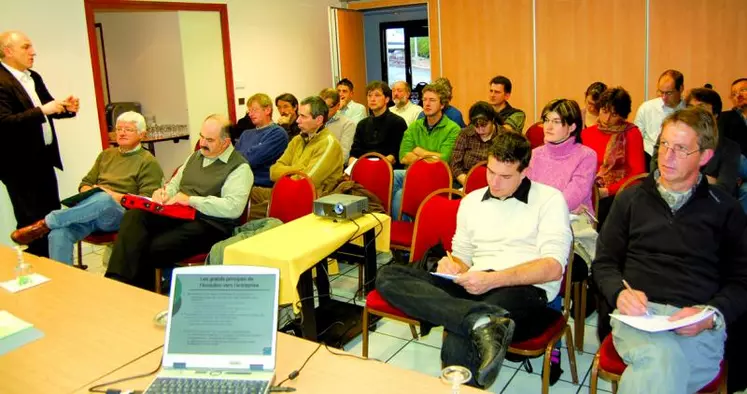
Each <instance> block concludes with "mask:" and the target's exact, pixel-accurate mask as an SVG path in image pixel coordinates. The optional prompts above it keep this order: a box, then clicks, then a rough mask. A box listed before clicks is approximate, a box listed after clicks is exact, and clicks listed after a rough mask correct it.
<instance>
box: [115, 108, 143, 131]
mask: <svg viewBox="0 0 747 394" xmlns="http://www.w3.org/2000/svg"><path fill="white" fill-rule="evenodd" d="M119 122H126V123H134V124H135V127H137V130H138V131H139V132H141V133H144V132H145V131H146V128H145V118H144V117H143V115H141V114H139V113H137V112H135V111H127V112H123V113H122V114H120V115H119V116H117V123H119Z"/></svg>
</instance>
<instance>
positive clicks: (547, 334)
mask: <svg viewBox="0 0 747 394" xmlns="http://www.w3.org/2000/svg"><path fill="white" fill-rule="evenodd" d="M572 272H573V244H572V243H571V250H570V253H569V254H568V264H567V265H566V269H565V275H564V276H563V281H562V282H561V285H560V295H561V296H562V297H563V308H562V312H561V313H559V314H558V316H557V319H555V320H554V321H553V322H552V323H551V324H550V325H549V326H548V327H547V328H546V329H545V331H544V332H542V334H540V335H539V336H537V337H534V338H530V339H527V340H525V341H522V342H513V343H512V344H511V345H510V346H509V347H508V352H509V353H513V354H517V355H520V356H527V357H537V356H541V355H543V354H544V362H543V366H544V368H543V370H542V394H547V393H548V392H549V390H550V356H551V353H552V349H553V348H554V347H555V344H556V343H557V342H558V341H560V339H561V338H562V337H563V335H565V342H566V345H567V346H568V349H567V350H568V362H569V363H570V364H571V378H572V379H573V383H574V384H578V372H577V371H576V352H575V350H574V347H573V334H572V331H571V327H570V326H569V325H568V317H569V315H570V311H569V308H570V301H571V297H570V295H571V277H572Z"/></svg>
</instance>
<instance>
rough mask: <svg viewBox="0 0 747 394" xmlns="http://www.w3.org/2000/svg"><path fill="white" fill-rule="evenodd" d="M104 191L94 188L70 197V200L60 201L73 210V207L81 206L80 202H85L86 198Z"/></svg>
mask: <svg viewBox="0 0 747 394" xmlns="http://www.w3.org/2000/svg"><path fill="white" fill-rule="evenodd" d="M103 191H104V190H103V189H101V188H98V187H94V188H91V189H88V190H86V191H84V192H82V193H78V194H76V195H74V196H70V197H68V198H66V199H64V200H62V201H60V204H62V205H64V206H66V207H68V208H72V207H74V206H76V205H78V204H80V202H81V201H83V200H85V199H86V198H88V197H91V196H92V195H94V194H96V193H101V192H103Z"/></svg>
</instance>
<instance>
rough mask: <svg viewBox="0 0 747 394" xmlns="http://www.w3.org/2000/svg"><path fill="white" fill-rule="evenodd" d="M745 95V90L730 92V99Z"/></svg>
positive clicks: (746, 91)
mask: <svg viewBox="0 0 747 394" xmlns="http://www.w3.org/2000/svg"><path fill="white" fill-rule="evenodd" d="M745 93H747V88H741V89H739V90H735V91H733V92H731V97H737V96H739V95H742V94H745Z"/></svg>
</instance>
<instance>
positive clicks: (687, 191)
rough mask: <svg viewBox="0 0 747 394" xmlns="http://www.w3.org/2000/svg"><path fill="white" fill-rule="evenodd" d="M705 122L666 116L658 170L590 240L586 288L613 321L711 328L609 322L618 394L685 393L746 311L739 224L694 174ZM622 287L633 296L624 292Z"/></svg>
mask: <svg viewBox="0 0 747 394" xmlns="http://www.w3.org/2000/svg"><path fill="white" fill-rule="evenodd" d="M715 129H716V125H715V120H714V118H713V116H712V115H711V114H710V113H708V112H707V111H706V110H704V109H702V108H697V107H696V108H687V109H682V110H678V111H675V112H674V113H672V114H670V115H669V116H667V117H666V118H665V119H664V121H663V123H662V131H661V143H660V147H659V151H658V156H659V157H658V159H659V160H658V169H656V170H655V171H654V172H653V173H651V175H650V176H649V177H648V178H646V179H645V180H644V181H643V183H642V184H640V185H636V186H632V187H630V188H628V189H626V190H625V191H623V192H622V193H621V194H618V195H617V197H616V199H615V202H614V204H613V205H612V209H611V211H610V214H609V216H608V218H607V222H606V223H605V225H604V227H602V231H601V233H600V234H599V239H598V241H597V254H596V258H595V259H594V262H593V263H592V265H591V270H592V275H593V278H594V282H595V283H596V284H597V286H598V287H599V290H600V292H601V294H602V295H603V296H604V298H606V300H607V302H609V304H610V305H614V306H615V307H616V308H617V313H621V314H624V315H632V316H641V315H644V314H646V312H647V311H648V312H650V313H651V314H652V315H668V316H670V320H677V319H682V318H685V317H688V316H691V315H694V314H696V313H698V312H700V311H702V310H703V309H706V308H710V309H713V310H714V311H715V312H716V313H715V314H714V317H713V318H711V319H706V320H702V321H700V322H698V323H695V324H691V325H689V326H685V327H682V328H680V329H677V330H674V331H664V332H658V333H649V332H644V331H640V330H637V329H635V328H633V327H631V326H628V325H625V324H624V323H621V322H619V321H617V320H613V321H612V322H611V323H612V338H613V340H614V344H615V348H616V349H617V352H618V353H619V354H620V356H621V357H622V359H623V360H624V361H625V363H626V364H628V367H627V369H626V370H625V373H623V375H622V378H621V380H620V385H619V393H620V394H625V393H643V392H646V393H673V394H674V393H694V392H696V391H698V390H699V389H701V388H702V387H703V386H705V385H706V384H708V383H709V382H710V381H711V380H713V379H714V378H715V377H716V375H717V374H718V371H719V363H720V361H721V359H722V358H723V352H724V341H725V339H726V335H725V331H724V326H725V323H730V322H732V321H734V320H735V319H737V318H738V317H739V316H740V315H741V314H742V313H744V312H745V310H746V309H747V303H745V300H747V242H745V241H746V240H745V225H746V224H747V219H745V214H744V212H743V211H742V209H741V207H740V206H739V204H738V203H737V201H736V200H735V199H734V197H732V196H730V195H729V194H728V193H726V192H724V191H722V190H721V189H719V188H715V187H711V186H709V184H708V181H707V180H706V179H705V177H704V176H703V175H702V174H701V173H700V171H699V170H700V167H702V166H703V165H705V164H706V163H708V161H709V160H710V159H711V157H712V156H713V149H714V148H715V147H716V139H717V138H716V133H715ZM623 279H625V280H626V281H627V282H628V283H630V286H631V288H632V289H633V290H628V289H625V287H624V285H623V283H622V281H623Z"/></svg>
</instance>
